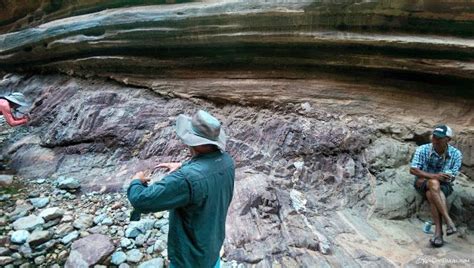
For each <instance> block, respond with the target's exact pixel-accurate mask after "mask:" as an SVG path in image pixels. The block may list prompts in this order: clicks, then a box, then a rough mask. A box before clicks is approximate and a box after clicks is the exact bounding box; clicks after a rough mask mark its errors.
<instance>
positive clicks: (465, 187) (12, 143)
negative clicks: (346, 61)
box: [4, 75, 474, 267]
mask: <svg viewBox="0 0 474 268" xmlns="http://www.w3.org/2000/svg"><path fill="white" fill-rule="evenodd" d="M14 78H15V76H10V77H9V78H8V79H5V80H4V82H5V81H11V83H8V84H7V82H5V83H4V86H9V87H11V86H13V85H14V86H15V88H16V89H17V90H20V91H22V92H25V93H26V94H27V95H28V96H31V97H32V98H34V99H35V100H36V101H35V107H34V108H33V109H32V120H31V123H30V126H29V127H28V131H27V132H26V131H24V130H21V129H18V130H17V131H16V132H15V133H14V134H13V135H11V138H10V140H9V141H8V142H7V145H6V146H5V147H4V149H5V153H6V154H7V155H9V157H10V158H11V166H12V167H14V168H16V169H17V170H18V172H19V174H21V175H22V176H24V177H25V178H29V179H32V178H44V177H49V178H55V177H59V176H67V177H74V178H77V179H79V180H80V181H81V189H82V190H83V191H91V190H102V191H120V190H121V188H122V186H124V187H126V186H127V185H128V181H129V180H130V178H131V176H132V175H133V174H134V173H135V172H136V171H138V170H141V169H147V168H151V167H153V165H154V163H156V162H162V161H163V162H164V161H181V160H184V159H185V158H186V157H187V154H188V152H187V150H186V148H185V146H183V144H182V143H181V142H180V141H179V140H177V138H176V136H175V134H174V130H173V124H174V120H175V118H176V116H177V115H178V114H180V113H187V114H191V113H193V112H194V111H195V110H196V109H198V108H203V109H206V110H208V111H210V112H211V113H213V114H215V115H216V116H217V117H218V118H219V119H220V120H222V122H223V123H224V126H225V128H226V131H227V133H228V135H229V137H230V139H229V141H228V144H227V150H228V151H229V152H230V153H231V154H232V155H233V157H234V158H235V161H236V166H237V177H236V186H235V197H234V200H233V203H232V205H231V208H230V210H229V219H228V224H227V228H226V229H227V239H226V242H225V253H224V254H225V257H226V258H227V259H229V260H236V261H238V262H241V263H247V264H256V263H258V264H260V265H270V264H271V263H274V262H277V263H282V264H285V265H288V266H298V265H303V266H311V265H314V263H317V264H320V265H321V266H324V265H341V264H344V265H352V266H365V265H366V264H367V263H371V264H377V265H379V266H383V267H386V266H391V265H400V264H403V263H408V262H410V261H413V259H414V258H416V256H418V255H420V254H422V253H421V252H420V249H417V248H416V247H417V246H416V241H415V240H413V241H412V240H411V239H413V238H408V237H409V235H408V237H407V236H402V237H400V238H398V239H397V240H396V241H398V242H396V243H394V242H393V241H391V240H390V239H391V238H389V239H388V240H387V237H386V236H388V237H391V236H393V233H397V232H399V231H400V230H397V229H396V228H395V227H393V226H391V227H390V228H387V224H388V226H390V224H389V223H386V222H382V223H380V222H379V221H378V220H379V219H398V220H401V219H407V218H410V217H412V216H414V215H421V216H422V218H425V219H426V215H427V212H428V211H429V210H428V207H427V206H426V202H423V200H422V198H421V196H419V195H418V194H417V193H416V192H415V191H414V189H413V188H412V183H413V178H412V177H411V176H410V175H409V174H408V162H409V159H410V157H411V154H412V153H413V151H414V149H415V148H416V143H417V142H418V143H422V142H427V141H428V139H427V136H426V135H425V134H426V133H428V132H429V130H430V129H431V127H432V124H433V123H434V122H436V121H437V120H438V118H439V116H441V115H442V113H444V112H445V110H439V111H436V110H432V111H435V116H434V118H431V117H427V118H425V121H419V120H414V118H411V117H408V116H401V115H398V114H392V113H391V112H389V113H386V112H387V110H380V113H378V114H366V115H363V114H362V112H360V111H357V110H356V109H357V107H359V108H360V109H366V108H362V107H365V106H366V105H363V100H362V99H360V98H359V97H358V96H357V95H353V94H352V91H347V92H345V91H344V90H342V89H341V90H340V91H339V95H337V96H336V97H335V98H336V99H335V100H333V101H330V100H328V99H326V100H325V101H326V102H327V104H326V105H325V104H323V103H318V104H315V103H313V102H305V103H302V104H298V105H295V104H292V105H285V106H284V105H282V103H279V102H278V100H275V102H274V103H275V106H274V107H273V109H270V108H261V107H258V106H257V107H251V106H239V105H234V104H227V105H226V104H223V102H219V101H217V102H216V103H217V106H216V105H215V104H212V101H213V100H215V99H217V100H223V99H225V98H224V97H222V96H221V97H219V96H220V95H218V94H217V95H216V96H214V98H212V97H211V98H209V100H203V99H202V98H200V96H199V95H198V96H195V95H193V94H190V95H187V96H186V94H185V93H183V92H181V93H179V94H178V95H179V96H180V98H170V96H169V95H166V94H164V95H163V92H160V91H158V93H159V94H156V93H153V92H152V91H150V90H148V89H145V88H132V87H124V86H123V85H121V84H118V83H113V82H111V81H105V80H101V79H88V80H85V79H77V78H76V79H75V78H71V77H68V76H62V75H47V76H46V75H43V76H31V77H28V76H23V77H20V78H19V79H14ZM185 82H186V81H181V80H174V81H168V83H167V84H166V85H167V86H169V87H176V88H178V89H179V85H180V84H182V83H185ZM248 82H249V81H248ZM228 83H229V84H232V81H228ZM233 86H234V87H236V85H233ZM197 87H199V86H197ZM207 88H208V89H209V91H208V93H209V94H211V93H214V92H218V89H219V88H221V83H219V82H217V83H215V84H212V83H208V84H207ZM177 92H179V90H178V91H177ZM211 95H212V94H211ZM254 98H255V99H254V100H253V101H254V102H255V103H258V96H257V95H256V96H254ZM398 98H401V99H405V101H406V102H407V103H408V104H413V103H411V101H413V102H415V103H416V101H417V99H416V98H415V99H413V100H409V99H407V98H402V96H399V97H398ZM341 99H342V100H344V101H345V102H346V103H347V107H345V106H340V109H339V110H337V109H335V108H336V106H337V105H335V106H334V107H333V106H332V105H331V104H330V103H332V102H334V103H337V102H338V101H340V100H341ZM394 99H397V98H394ZM426 99H429V97H428V96H426ZM381 100H382V99H377V98H373V99H368V100H365V101H367V102H379V101H381ZM210 101H211V102H210ZM283 103H284V102H283ZM354 103H357V105H355V104H354ZM427 103H429V102H427ZM441 103H442V104H443V105H444V106H445V108H446V109H447V110H450V109H452V108H453V107H454V106H456V105H457V106H459V103H451V102H450V101H449V100H443V101H442V102H441ZM382 104H383V101H381V103H376V104H374V105H376V106H382ZM439 104H440V103H439V102H436V105H439ZM433 105H435V104H433ZM392 108H393V107H392ZM418 108H419V107H416V106H413V108H412V109H413V110H408V111H406V112H407V113H409V112H412V113H413V115H412V117H415V118H416V117H417V115H416V113H415V111H416V110H417V109H418ZM458 108H460V107H458ZM403 109H407V108H406V107H404V108H403ZM388 111H392V110H390V109H389V110H388ZM392 112H393V111H392ZM438 113H440V114H438ZM403 118H404V119H403ZM395 119H396V120H395ZM446 119H447V120H448V121H449V120H450V119H453V120H454V118H451V117H449V116H448V117H447V118H446ZM463 122H465V121H463V120H460V121H458V122H457V124H455V125H453V126H454V129H455V130H458V129H460V128H462V127H464V129H463V130H462V131H457V133H458V134H457V137H458V138H457V139H456V140H455V142H458V141H460V140H472V133H473V132H472V129H470V128H469V127H466V126H465V125H464V126H463ZM469 161H471V160H468V162H469ZM463 172H465V173H466V172H472V168H471V167H470V166H467V165H464V166H463ZM163 175H164V174H163V173H162V172H160V171H158V172H156V173H155V174H154V175H153V178H154V179H159V178H160V177H162V176H163ZM471 193H472V181H471V179H470V178H469V177H465V176H462V177H461V178H460V179H458V180H457V181H456V185H455V194H454V195H453V196H452V197H451V199H450V200H449V202H450V205H451V206H452V209H451V211H452V213H453V214H454V216H455V218H456V220H457V222H459V223H465V224H467V225H468V226H470V227H471V228H472V226H471V225H472V219H473V214H472V209H471V208H472V206H473V204H474V200H473V198H472V194H471ZM367 218H369V220H370V219H371V220H370V221H371V223H372V224H371V225H369V224H368V220H367ZM421 224H422V223H421V222H420V223H419V225H420V226H421ZM374 225H375V227H373V226H374ZM354 228H355V229H354ZM416 230H417V232H418V233H420V231H419V229H418V228H417V229H416ZM351 232H357V234H358V235H360V237H357V236H347V234H348V233H351ZM387 232H388V234H387ZM410 232H413V231H410ZM418 235H419V234H415V233H414V234H413V237H417V236H418ZM361 239H362V240H361ZM361 241H367V242H361ZM407 241H412V242H407ZM354 243H355V244H354ZM374 243H376V245H378V246H377V247H375V248H374V247H373V245H374ZM384 243H390V245H391V247H392V248H393V250H397V252H398V251H399V252H400V255H399V256H398V257H396V258H394V257H393V256H391V255H390V254H386V253H384V252H380V251H377V248H378V247H384V246H386V245H384ZM407 243H408V244H410V243H413V247H410V250H407V249H406V247H407ZM371 245H372V246H371ZM325 254H326V255H325ZM417 254H418V255H417ZM459 254H461V255H460V256H463V255H462V254H464V251H462V252H460V253H459Z"/></svg>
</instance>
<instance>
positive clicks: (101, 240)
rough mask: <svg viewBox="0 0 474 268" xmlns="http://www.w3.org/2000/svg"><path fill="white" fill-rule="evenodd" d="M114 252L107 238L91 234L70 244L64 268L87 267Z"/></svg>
mask: <svg viewBox="0 0 474 268" xmlns="http://www.w3.org/2000/svg"><path fill="white" fill-rule="evenodd" d="M113 251H114V245H113V244H112V241H111V240H110V238H109V237H108V236H105V235H101V234H93V235H89V236H86V237H84V238H82V239H79V240H77V241H75V242H74V243H72V245H71V253H70V254H69V257H68V259H67V261H66V265H65V267H66V268H73V267H74V268H77V267H89V266H92V265H94V264H97V263H99V262H100V261H102V260H104V259H105V258H107V257H108V256H109V255H110V254H111V253H112V252H113Z"/></svg>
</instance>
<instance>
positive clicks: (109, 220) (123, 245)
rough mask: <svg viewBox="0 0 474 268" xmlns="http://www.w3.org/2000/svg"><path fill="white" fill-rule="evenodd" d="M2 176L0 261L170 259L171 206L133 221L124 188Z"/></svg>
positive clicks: (133, 262) (76, 263)
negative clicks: (95, 188) (90, 188)
mask: <svg viewBox="0 0 474 268" xmlns="http://www.w3.org/2000/svg"><path fill="white" fill-rule="evenodd" d="M0 176H1V177H0V183H1V184H2V188H1V191H0V202H1V209H0V225H1V227H0V241H1V244H0V266H2V267H22V268H26V267H63V266H65V267H87V266H94V267H105V266H108V267H111V266H112V267H114V266H115V267H116V266H118V267H122V268H125V267H137V266H138V267H140V268H145V267H164V266H165V265H166V264H165V263H166V261H165V259H166V257H167V249H166V247H167V246H166V243H167V233H168V213H167V212H158V213H154V214H149V215H146V216H144V217H142V219H141V220H140V221H136V222H130V221H129V215H130V205H129V203H128V201H127V199H126V196H125V195H124V194H123V193H100V192H89V193H87V194H85V193H83V192H81V190H80V183H79V181H77V180H75V179H72V178H65V177H61V178H59V179H57V180H52V179H38V180H34V181H28V180H22V178H20V177H16V176H13V175H0ZM84 265H86V266H84ZM223 265H224V267H236V265H237V263H235V262H229V263H227V262H225V261H223Z"/></svg>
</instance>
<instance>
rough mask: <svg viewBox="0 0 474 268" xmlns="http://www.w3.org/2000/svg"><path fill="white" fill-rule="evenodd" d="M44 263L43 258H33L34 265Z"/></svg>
mask: <svg viewBox="0 0 474 268" xmlns="http://www.w3.org/2000/svg"><path fill="white" fill-rule="evenodd" d="M44 261H45V257H44V256H38V257H36V258H35V264H36V265H41V264H43V263H44Z"/></svg>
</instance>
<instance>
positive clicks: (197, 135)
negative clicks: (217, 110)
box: [176, 110, 227, 151]
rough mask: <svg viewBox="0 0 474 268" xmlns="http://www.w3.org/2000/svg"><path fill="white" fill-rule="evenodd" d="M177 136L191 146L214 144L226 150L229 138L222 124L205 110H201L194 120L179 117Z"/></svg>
mask: <svg viewBox="0 0 474 268" xmlns="http://www.w3.org/2000/svg"><path fill="white" fill-rule="evenodd" d="M176 134H177V135H178V137H179V138H180V139H181V140H182V141H183V143H184V144H186V145H189V146H198V145H204V144H214V145H217V146H218V147H219V148H220V149H221V150H222V151H224V150H225V143H226V140H227V137H226V135H225V132H224V130H223V129H222V127H221V122H219V120H217V118H215V117H214V116H212V115H210V114H209V113H208V112H205V111H203V110H199V111H198V112H197V113H196V114H194V116H193V117H192V118H191V117H189V116H186V115H183V114H181V115H179V116H178V118H177V119H176Z"/></svg>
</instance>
